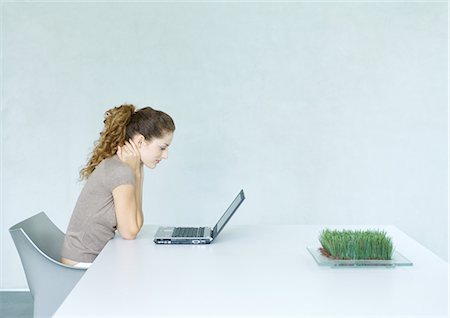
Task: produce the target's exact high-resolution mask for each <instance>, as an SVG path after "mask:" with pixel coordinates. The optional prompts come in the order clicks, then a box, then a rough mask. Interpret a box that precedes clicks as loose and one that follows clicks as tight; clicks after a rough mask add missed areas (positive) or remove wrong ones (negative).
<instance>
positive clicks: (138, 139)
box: [133, 134, 145, 148]
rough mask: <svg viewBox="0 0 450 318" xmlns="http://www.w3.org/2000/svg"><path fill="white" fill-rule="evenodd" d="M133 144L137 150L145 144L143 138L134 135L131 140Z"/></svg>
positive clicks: (139, 135)
mask: <svg viewBox="0 0 450 318" xmlns="http://www.w3.org/2000/svg"><path fill="white" fill-rule="evenodd" d="M133 139H134V140H133V141H134V143H135V144H136V146H138V148H141V146H142V145H143V144H144V142H145V137H144V136H142V135H141V134H136V135H135V136H134V138H133Z"/></svg>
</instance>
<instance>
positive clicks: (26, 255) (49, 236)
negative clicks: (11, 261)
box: [9, 212, 86, 317]
mask: <svg viewBox="0 0 450 318" xmlns="http://www.w3.org/2000/svg"><path fill="white" fill-rule="evenodd" d="M9 233H10V234H11V236H12V238H13V240H14V244H15V245H16V248H17V251H18V252H19V256H20V259H21V261H22V266H23V269H24V271H25V276H26V278H27V282H28V286H29V288H30V291H31V295H32V296H33V299H34V308H33V315H34V317H51V316H52V315H53V314H54V313H55V312H56V310H57V309H58V308H59V306H60V305H61V304H62V302H63V301H64V299H65V298H66V296H67V295H68V294H69V293H70V291H71V290H72V289H73V287H75V285H76V284H77V282H78V281H79V280H80V278H81V277H82V276H83V274H84V273H85V272H86V269H83V268H75V267H72V266H68V265H65V264H62V263H60V262H59V260H60V254H61V248H62V244H63V240H64V233H63V232H61V230H60V229H59V228H58V227H57V226H56V225H55V224H53V222H52V221H50V219H49V218H48V217H47V215H46V214H45V213H44V212H41V213H38V214H36V215H34V216H32V217H30V218H28V219H26V220H24V221H22V222H20V223H17V224H16V225H14V226H12V227H11V228H10V229H9Z"/></svg>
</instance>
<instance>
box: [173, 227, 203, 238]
mask: <svg viewBox="0 0 450 318" xmlns="http://www.w3.org/2000/svg"><path fill="white" fill-rule="evenodd" d="M204 234H205V228H204V227H176V228H175V229H174V230H173V233H172V237H203V235H204Z"/></svg>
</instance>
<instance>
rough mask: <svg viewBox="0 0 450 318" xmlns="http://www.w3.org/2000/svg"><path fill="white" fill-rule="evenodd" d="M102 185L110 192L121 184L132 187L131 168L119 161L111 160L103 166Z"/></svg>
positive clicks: (132, 176)
mask: <svg viewBox="0 0 450 318" xmlns="http://www.w3.org/2000/svg"><path fill="white" fill-rule="evenodd" d="M104 172H105V175H104V179H103V180H104V184H105V186H106V188H107V189H108V190H109V191H110V192H112V191H113V190H114V189H115V188H117V187H118V186H120V185H123V184H132V185H134V175H133V171H132V170H131V168H130V167H129V166H128V165H127V164H126V163H124V162H122V161H119V160H111V161H109V162H108V165H107V166H105V171H104Z"/></svg>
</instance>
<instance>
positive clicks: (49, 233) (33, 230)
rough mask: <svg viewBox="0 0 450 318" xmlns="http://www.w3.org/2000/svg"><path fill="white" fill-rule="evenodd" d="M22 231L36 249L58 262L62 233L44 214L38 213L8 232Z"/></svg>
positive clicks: (62, 238) (62, 240) (62, 239)
mask: <svg viewBox="0 0 450 318" xmlns="http://www.w3.org/2000/svg"><path fill="white" fill-rule="evenodd" d="M15 230H22V231H23V232H24V233H25V235H26V236H28V238H29V239H30V240H31V242H33V243H34V244H35V245H36V247H37V248H38V249H39V250H40V251H41V252H42V253H44V256H48V257H50V258H52V259H53V260H55V261H57V262H59V259H60V255H61V249H62V244H63V242H64V233H63V232H62V231H61V230H60V229H59V228H58V227H56V226H55V224H53V222H52V221H51V220H50V219H49V218H48V216H47V215H46V214H45V213H44V212H40V213H38V214H36V215H34V216H32V217H30V218H28V219H26V220H24V221H22V222H20V223H17V224H16V225H14V226H12V227H11V228H10V229H9V231H10V233H12V232H13V231H15Z"/></svg>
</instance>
